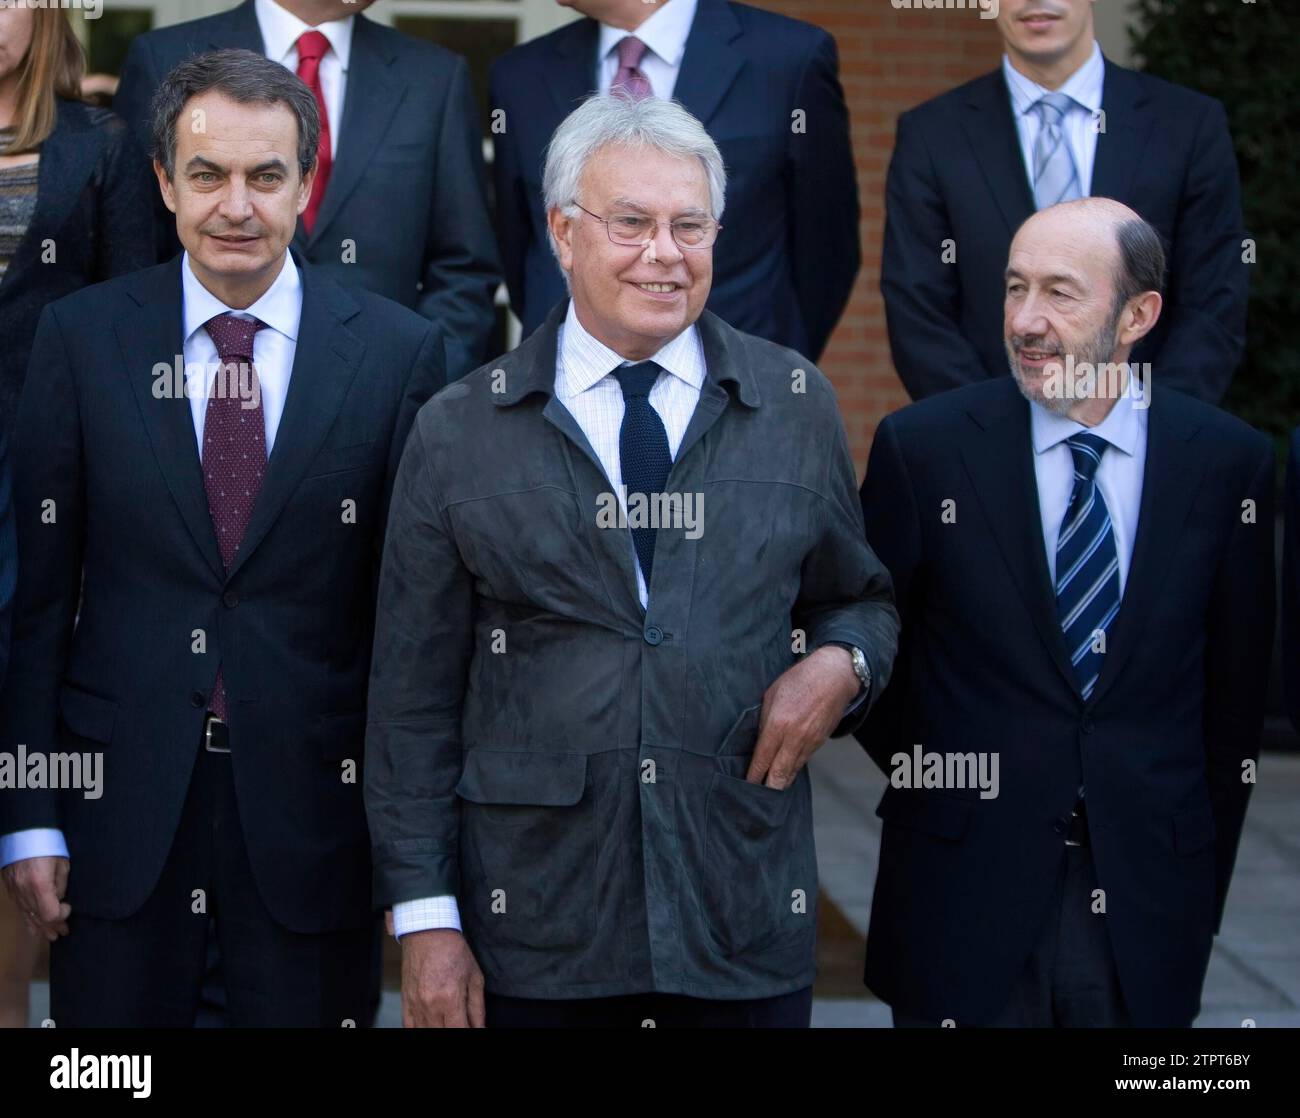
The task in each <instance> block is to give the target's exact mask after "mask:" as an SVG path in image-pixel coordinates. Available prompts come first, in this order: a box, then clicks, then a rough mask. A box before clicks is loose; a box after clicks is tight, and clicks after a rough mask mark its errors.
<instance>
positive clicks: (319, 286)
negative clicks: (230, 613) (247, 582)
mask: <svg viewBox="0 0 1300 1118" xmlns="http://www.w3.org/2000/svg"><path fill="white" fill-rule="evenodd" d="M296 263H297V264H298V266H299V267H300V268H301V269H302V319H301V321H300V322H299V324H298V344H297V347H296V348H295V350H294V358H293V371H292V373H291V375H290V377H289V393H288V395H287V396H286V397H285V402H284V413H283V414H282V415H281V417H280V425H279V427H278V428H277V429H276V435H275V444H274V446H273V447H272V448H271V457H270V459H269V460H268V461H267V464H266V477H265V478H264V479H263V481H262V488H261V490H260V491H259V493H258V495H257V500H256V501H255V502H254V503H253V512H252V515H251V516H250V518H249V521H248V527H247V529H245V531H244V538H243V540H242V541H241V542H240V545H239V551H238V552H237V553H236V555H235V561H234V562H233V563H232V564H231V566H230V576H231V577H233V576H234V575H235V572H236V571H238V570H239V568H240V567H242V566H243V565H244V563H246V562H247V561H248V557H249V556H250V555H251V554H252V553H253V552H254V551H255V550H256V549H257V546H258V544H260V543H261V542H262V540H263V538H264V537H265V536H266V533H267V532H268V531H269V530H270V528H271V526H272V525H273V524H274V523H275V520H276V517H278V516H279V515H280V510H281V509H283V508H284V505H285V503H286V502H287V501H288V500H289V498H290V496H292V494H293V491H294V490H295V489H296V488H297V486H298V483H299V481H301V480H302V476H303V474H304V473H305V472H306V470H307V467H308V466H309V465H310V464H311V460H312V459H313V458H314V457H315V456H316V453H317V451H318V450H319V449H320V446H321V444H322V443H323V442H324V441H325V436H326V435H327V434H328V433H329V429H330V427H331V426H332V425H333V423H334V420H335V418H336V417H337V415H338V412H339V408H340V407H341V406H342V404H343V400H344V398H345V397H346V396H347V392H348V389H349V388H350V387H351V385H352V381H353V379H354V378H355V377H356V374H357V369H358V368H359V367H360V365H361V359H362V357H363V355H364V353H365V343H364V342H363V341H362V340H361V339H360V338H359V337H357V335H356V334H354V333H353V332H352V331H351V330H349V329H348V327H347V326H346V325H345V323H346V320H347V319H348V318H351V317H352V315H354V314H356V313H357V312H358V310H359V309H360V308H359V307H358V306H357V304H356V302H355V301H354V300H353V299H352V297H351V296H350V295H348V294H347V293H346V292H344V290H343V289H342V288H341V287H339V286H338V285H337V284H335V283H332V282H330V281H328V280H322V279H320V278H318V277H317V276H316V275H315V274H314V272H313V271H312V269H311V266H310V265H304V264H303V263H302V261H301V260H297V261H296Z"/></svg>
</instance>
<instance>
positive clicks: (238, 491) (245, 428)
mask: <svg viewBox="0 0 1300 1118" xmlns="http://www.w3.org/2000/svg"><path fill="white" fill-rule="evenodd" d="M265 325H266V323H265V322H262V321H260V320H259V319H256V318H236V317H235V316H234V315H233V314H219V315H217V316H216V317H214V318H210V319H208V321H207V322H206V323H205V324H204V329H206V330H207V332H208V337H210V338H211V339H212V343H213V344H214V345H215V346H216V347H217V355H218V356H219V357H220V358H221V368H220V370H219V371H218V373H217V376H216V377H215V378H214V379H213V382H212V390H211V392H209V394H208V410H207V414H206V417H205V418H204V420H203V487H204V489H206V490H207V494H208V515H209V516H211V517H212V527H213V528H214V529H215V531H216V533H217V546H218V547H219V548H220V549H221V561H222V563H224V564H225V567H226V570H229V569H230V564H231V563H233V562H234V559H235V553H236V552H237V551H238V550H239V544H240V541H241V540H242V539H243V538H244V531H245V529H246V528H247V527H248V521H249V518H250V517H251V516H252V514H253V502H254V501H256V500H257V494H258V491H259V490H260V489H261V488H262V475H263V474H265V473H266V426H265V420H264V418H263V413H262V388H261V384H260V383H259V382H258V379H257V368H256V366H255V365H254V364H253V336H254V335H255V334H256V333H257V332H258V331H259V330H260V329H262V327H264V326H265ZM241 366H244V367H246V369H247V372H246V373H244V372H243V369H241ZM241 374H243V375H241ZM247 405H255V406H247ZM208 706H209V709H210V710H211V711H212V713H213V714H215V715H216V716H217V717H218V718H220V719H221V720H222V721H223V722H224V721H225V718H226V685H225V682H224V680H223V679H222V674H221V667H220V665H218V667H217V681H216V684H215V685H214V686H213V688H212V702H211V703H209V704H208Z"/></svg>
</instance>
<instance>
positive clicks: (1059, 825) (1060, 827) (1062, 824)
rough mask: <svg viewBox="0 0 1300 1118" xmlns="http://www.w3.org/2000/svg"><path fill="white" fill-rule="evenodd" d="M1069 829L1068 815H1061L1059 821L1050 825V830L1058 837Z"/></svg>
mask: <svg viewBox="0 0 1300 1118" xmlns="http://www.w3.org/2000/svg"><path fill="white" fill-rule="evenodd" d="M1069 829H1070V817H1069V816H1068V815H1062V816H1061V818H1060V819H1058V820H1057V821H1056V822H1055V823H1054V824H1052V830H1054V831H1055V832H1056V833H1057V834H1058V835H1063V834H1065V833H1066V832H1067V831H1068V830H1069Z"/></svg>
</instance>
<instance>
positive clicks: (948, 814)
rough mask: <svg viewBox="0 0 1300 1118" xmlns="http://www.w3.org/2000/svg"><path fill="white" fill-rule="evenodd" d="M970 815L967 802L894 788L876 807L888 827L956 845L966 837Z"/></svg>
mask: <svg viewBox="0 0 1300 1118" xmlns="http://www.w3.org/2000/svg"><path fill="white" fill-rule="evenodd" d="M970 813H971V805H970V803H969V802H968V801H966V800H958V799H954V798H953V797H951V796H935V795H928V794H926V793H918V792H915V791H911V790H909V791H898V790H896V789H893V788H890V789H887V790H886V791H885V795H884V797H883V798H882V799H881V801H880V804H879V805H878V806H877V807H876V814H877V815H878V816H879V817H880V818H881V819H883V820H884V821H885V822H886V823H890V824H892V825H893V826H896V827H903V828H905V829H906V830H909V831H922V832H924V833H925V834H927V835H934V836H935V837H936V838H942V839H949V840H951V841H953V842H956V841H957V840H958V839H960V838H961V837H962V836H963V835H965V833H966V828H967V826H968V825H969V824H970Z"/></svg>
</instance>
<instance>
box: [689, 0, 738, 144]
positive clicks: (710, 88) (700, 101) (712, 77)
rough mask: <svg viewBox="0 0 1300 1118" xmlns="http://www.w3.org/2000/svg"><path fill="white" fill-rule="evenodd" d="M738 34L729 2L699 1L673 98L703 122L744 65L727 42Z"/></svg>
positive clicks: (712, 111)
mask: <svg viewBox="0 0 1300 1118" xmlns="http://www.w3.org/2000/svg"><path fill="white" fill-rule="evenodd" d="M740 35H741V28H740V22H739V20H737V19H736V17H735V15H734V14H733V12H732V11H731V8H730V6H729V5H727V4H723V3H716V2H715V0H700V6H699V8H698V9H697V10H696V12H695V20H694V22H693V23H692V24H691V32H690V34H689V35H688V36H687V38H686V53H685V54H684V55H683V56H682V66H681V71H680V72H679V73H678V75H677V84H676V86H675V87H674V88H673V98H674V100H677V101H680V102H681V103H682V104H683V105H685V106H686V107H687V108H688V109H689V110H690V111H691V113H692V114H693V115H694V116H695V117H696V118H697V119H698V120H699V121H700V122H701V123H703V124H706V125H707V124H708V123H709V119H710V118H711V117H712V116H713V114H714V113H715V112H716V111H717V108H718V106H719V105H720V104H721V103H722V99H723V97H725V96H726V93H727V90H728V89H730V88H731V85H732V83H733V82H734V81H735V80H736V76H737V75H738V74H739V73H740V71H741V68H742V67H743V66H744V64H745V59H744V56H743V55H742V54H741V53H740V52H739V51H738V50H736V49H735V48H733V47H731V46H730V45H729V44H730V43H731V42H732V41H733V40H735V39H738V38H739V37H740Z"/></svg>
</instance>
